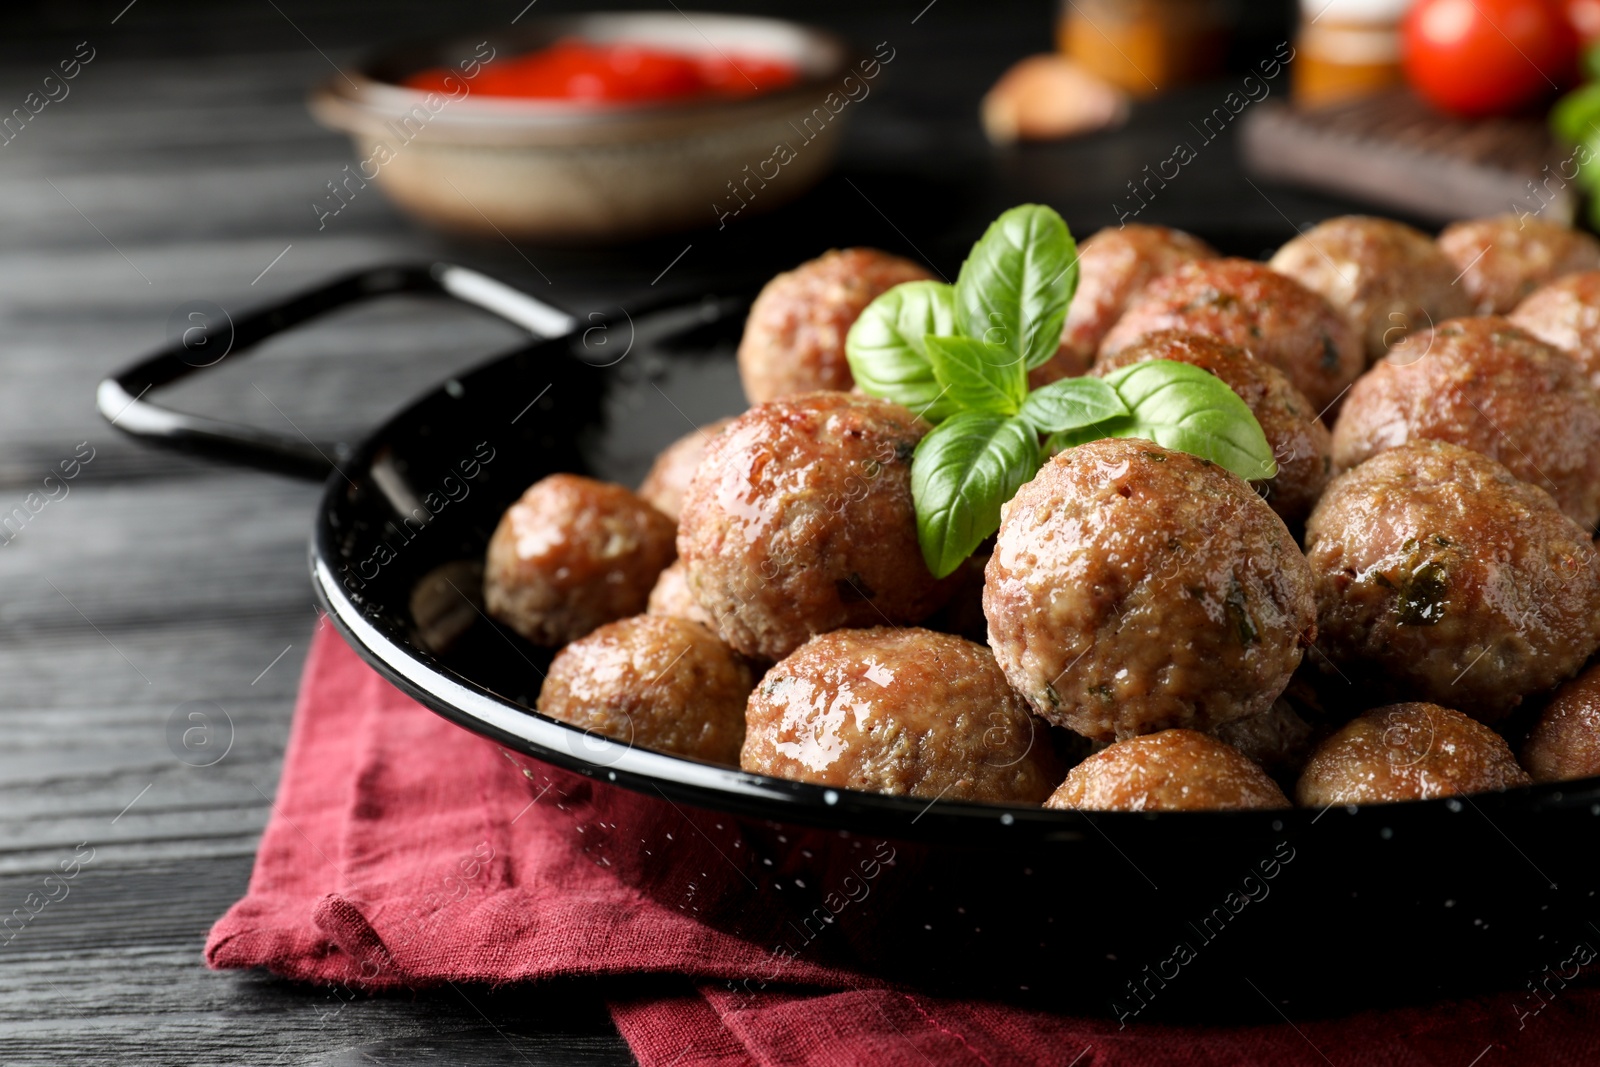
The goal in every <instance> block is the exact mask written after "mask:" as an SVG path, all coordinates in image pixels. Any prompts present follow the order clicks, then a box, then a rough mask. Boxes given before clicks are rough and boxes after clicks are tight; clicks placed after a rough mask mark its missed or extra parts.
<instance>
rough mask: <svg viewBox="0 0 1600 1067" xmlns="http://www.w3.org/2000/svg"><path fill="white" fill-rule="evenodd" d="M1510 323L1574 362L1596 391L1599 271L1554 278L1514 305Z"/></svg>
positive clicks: (1599, 345)
mask: <svg viewBox="0 0 1600 1067" xmlns="http://www.w3.org/2000/svg"><path fill="white" fill-rule="evenodd" d="M1509 317H1510V319H1511V321H1512V322H1514V323H1516V324H1517V325H1518V326H1521V327H1522V328H1523V329H1524V330H1527V331H1528V332H1529V333H1531V334H1533V336H1535V337H1537V338H1538V339H1539V340H1541V341H1543V342H1544V343H1545V344H1547V345H1554V346H1555V347H1557V348H1559V349H1561V351H1563V352H1565V353H1566V354H1567V355H1569V356H1571V357H1572V358H1573V359H1574V360H1576V361H1577V363H1578V367H1579V369H1581V370H1582V371H1583V373H1584V374H1585V375H1586V376H1587V377H1588V379H1589V384H1590V385H1592V386H1594V387H1595V388H1596V389H1600V270H1589V271H1584V272H1583V273H1582V274H1569V275H1567V276H1566V277H1565V278H1557V279H1556V280H1555V281H1553V282H1551V283H1550V284H1549V285H1546V286H1543V287H1542V288H1540V289H1537V290H1535V291H1534V292H1533V294H1532V295H1530V296H1529V297H1528V299H1526V300H1524V301H1523V302H1522V303H1520V304H1518V305H1517V309H1516V310H1515V311H1513V312H1512V313H1511V315H1510V316H1509Z"/></svg>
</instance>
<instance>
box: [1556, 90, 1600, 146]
mask: <svg viewBox="0 0 1600 1067" xmlns="http://www.w3.org/2000/svg"><path fill="white" fill-rule="evenodd" d="M1550 129H1551V131H1552V132H1553V133H1555V135H1556V136H1557V137H1559V138H1560V139H1561V140H1562V141H1564V142H1566V143H1567V144H1584V143H1586V142H1587V141H1589V140H1591V139H1592V138H1593V137H1594V136H1595V135H1596V133H1600V84H1595V83H1592V82H1591V83H1590V84H1588V85H1580V86H1578V88H1576V89H1574V90H1572V92H1570V93H1568V94H1567V95H1565V96H1563V97H1562V98H1561V99H1560V100H1557V101H1556V102H1555V105H1554V106H1553V107H1551V108H1550Z"/></svg>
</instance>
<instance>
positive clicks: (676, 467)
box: [639, 418, 733, 521]
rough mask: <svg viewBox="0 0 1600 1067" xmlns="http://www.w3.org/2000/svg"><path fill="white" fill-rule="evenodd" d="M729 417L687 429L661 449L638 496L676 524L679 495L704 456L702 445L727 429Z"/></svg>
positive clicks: (681, 497) (680, 506) (687, 484)
mask: <svg viewBox="0 0 1600 1067" xmlns="http://www.w3.org/2000/svg"><path fill="white" fill-rule="evenodd" d="M732 421H733V420H732V419H731V418H728V419H718V420H717V421H716V422H712V423H707V424H706V425H704V426H702V427H700V428H699V429H697V430H691V431H690V432H689V433H686V434H684V435H683V436H682V437H680V438H678V439H677V440H676V441H674V442H672V444H670V445H668V446H667V447H666V448H664V449H662V450H661V454H660V455H659V456H657V457H656V461H655V463H654V464H652V465H651V467H650V473H649V474H647V475H645V478H644V482H643V484H641V485H640V486H639V495H640V496H641V497H643V498H644V499H645V500H646V501H647V502H648V503H650V504H653V505H654V506H655V507H656V508H657V509H658V510H659V511H660V512H661V513H662V514H664V515H666V516H668V517H669V518H671V519H672V520H673V521H677V518H678V513H679V511H681V510H682V508H683V494H684V491H685V490H687V489H688V488H689V481H690V479H692V478H693V477H694V472H695V470H696V469H697V468H698V467H699V466H700V460H701V458H702V457H703V456H705V454H706V445H708V444H710V443H711V439H712V438H713V437H715V436H717V434H719V433H721V432H722V431H723V430H724V429H726V428H727V425H728V423H730V422H732Z"/></svg>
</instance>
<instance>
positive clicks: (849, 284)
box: [739, 248, 933, 404]
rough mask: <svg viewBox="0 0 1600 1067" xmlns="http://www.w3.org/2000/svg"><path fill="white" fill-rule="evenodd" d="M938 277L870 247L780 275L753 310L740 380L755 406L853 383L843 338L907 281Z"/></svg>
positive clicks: (742, 343)
mask: <svg viewBox="0 0 1600 1067" xmlns="http://www.w3.org/2000/svg"><path fill="white" fill-rule="evenodd" d="M932 277H933V275H931V274H929V273H928V272H927V271H925V270H923V269H922V268H921V267H919V266H917V265H916V264H915V263H912V262H911V261H910V260H905V259H901V258H900V257H899V256H891V255H889V254H888V253H887V252H879V251H877V250H875V249H871V248H847V249H845V250H844V251H842V252H840V251H833V252H827V253H824V254H823V255H822V256H820V257H818V258H816V259H813V260H811V261H810V262H807V263H802V264H801V265H800V266H798V267H796V268H795V269H794V270H791V271H787V272H785V273H783V274H780V275H778V276H777V277H776V278H774V279H772V280H771V281H770V282H768V283H767V284H766V287H765V288H763V289H762V290H761V294H760V295H759V296H757V297H756V301H755V303H754V304H752V305H751V307H750V317H749V319H748V320H747V321H746V322H745V327H744V338H743V339H742V340H741V341H740V342H739V378H740V380H741V381H743V382H744V395H745V396H746V397H748V398H749V400H750V403H752V404H760V403H763V402H765V401H768V400H773V399H776V398H777V397H780V396H789V395H791V394H794V393H809V392H811V391H813V390H816V389H839V390H848V389H849V388H850V387H851V386H852V385H854V384H855V379H854V378H852V377H851V376H850V364H849V363H848V362H847V361H846V359H845V354H844V339H845V335H846V334H847V333H849V332H850V326H851V324H852V323H854V322H855V321H856V318H857V316H859V315H860V314H861V311H862V309H863V308H865V307H866V306H867V305H868V304H870V303H872V301H873V300H874V299H876V298H877V297H878V295H879V294H880V293H884V292H887V291H888V290H890V289H893V288H894V287H895V286H897V285H899V284H900V283H901V282H915V281H925V280H927V279H929V278H932Z"/></svg>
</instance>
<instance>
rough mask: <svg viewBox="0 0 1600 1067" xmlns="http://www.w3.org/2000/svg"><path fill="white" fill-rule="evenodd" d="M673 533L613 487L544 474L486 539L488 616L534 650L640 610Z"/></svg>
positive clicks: (657, 515)
mask: <svg viewBox="0 0 1600 1067" xmlns="http://www.w3.org/2000/svg"><path fill="white" fill-rule="evenodd" d="M673 532H674V531H673V525H672V520H671V519H669V518H667V517H666V516H665V515H663V514H661V512H659V511H657V510H656V509H655V508H653V507H651V506H650V505H649V504H646V503H645V502H644V501H643V500H640V499H639V498H638V497H637V496H635V495H634V494H633V493H631V492H629V491H628V490H626V489H624V488H623V487H622V486H620V485H611V484H609V483H607V482H597V481H595V480H594V479H592V478H583V477H579V476H578V475H576V474H552V475H550V476H549V477H548V478H543V479H541V480H539V481H537V482H535V483H533V485H532V486H531V487H530V488H529V489H528V491H527V492H526V493H523V494H522V499H520V500H518V501H517V502H516V503H515V504H513V505H511V507H510V508H508V509H506V513H505V514H504V515H503V516H501V518H500V525H498V526H496V527H495V531H494V536H493V537H491V538H490V539H489V558H488V562H487V564H486V566H485V568H484V578H483V598H484V602H485V604H486V605H487V606H488V609H489V614H490V615H492V616H494V617H495V618H496V619H499V620H500V621H501V622H503V623H505V624H506V625H508V626H510V627H511V628H512V629H513V630H516V631H517V632H518V633H519V634H521V635H522V636H523V637H526V638H527V639H528V640H529V641H532V642H533V643H534V644H536V645H564V644H566V643H567V642H568V641H576V640H577V639H578V638H580V637H582V636H583V635H584V634H586V633H588V632H589V631H590V630H593V629H594V628H595V627H596V626H599V625H601V624H603V623H607V622H610V621H611V620H613V619H621V618H625V617H627V616H629V615H637V614H639V612H641V611H643V610H644V608H645V603H646V602H647V601H648V600H649V597H650V587H651V586H652V585H654V584H655V581H656V576H657V575H659V574H660V573H661V571H662V570H663V569H664V568H665V567H666V566H667V564H669V563H671V562H672V556H673V545H672V539H673Z"/></svg>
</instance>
